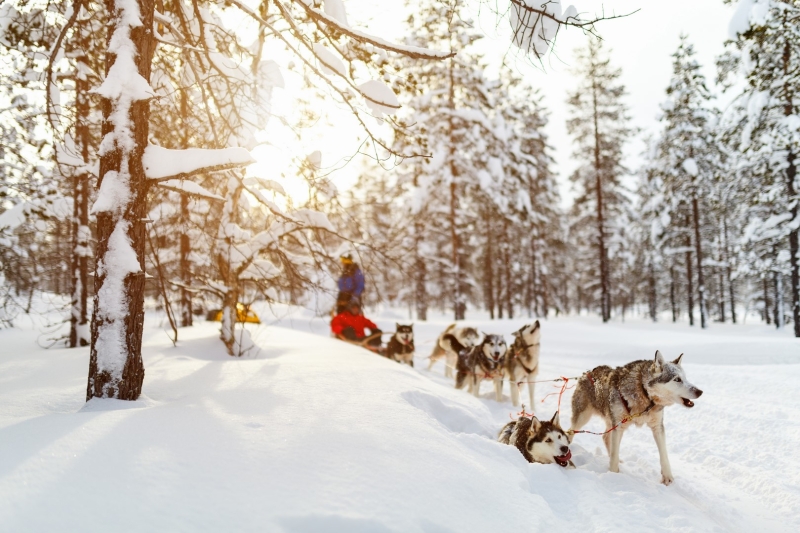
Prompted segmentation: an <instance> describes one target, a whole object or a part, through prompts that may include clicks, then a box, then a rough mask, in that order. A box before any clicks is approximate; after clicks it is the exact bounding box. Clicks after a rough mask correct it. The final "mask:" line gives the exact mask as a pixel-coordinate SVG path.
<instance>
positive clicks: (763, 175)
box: [727, 0, 800, 337]
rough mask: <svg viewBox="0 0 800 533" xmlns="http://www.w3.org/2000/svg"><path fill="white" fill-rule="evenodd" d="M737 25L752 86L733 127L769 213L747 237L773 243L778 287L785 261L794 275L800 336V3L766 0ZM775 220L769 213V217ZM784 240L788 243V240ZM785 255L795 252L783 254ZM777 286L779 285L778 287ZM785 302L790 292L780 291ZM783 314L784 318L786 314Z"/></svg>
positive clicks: (759, 202)
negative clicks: (799, 172) (799, 117)
mask: <svg viewBox="0 0 800 533" xmlns="http://www.w3.org/2000/svg"><path fill="white" fill-rule="evenodd" d="M742 14H743V15H745V16H744V18H740V19H737V20H736V24H735V25H734V26H733V27H732V29H733V30H734V32H735V36H732V37H735V39H734V41H733V43H732V47H733V48H734V50H735V53H734V54H732V55H731V57H733V58H734V59H736V58H737V56H738V58H740V59H739V60H738V61H734V63H736V64H738V66H739V68H740V72H741V74H742V75H743V76H744V78H745V81H746V84H745V86H744V89H743V90H742V92H741V94H740V95H739V97H738V109H739V110H740V112H739V113H738V115H737V116H736V117H735V120H732V121H730V122H729V123H728V124H727V127H728V128H729V129H730V130H733V129H738V130H739V131H740V132H741V135H740V137H739V139H740V143H739V145H738V147H737V148H738V150H739V152H740V153H741V155H740V157H741V158H742V160H743V161H744V162H746V164H747V166H748V167H749V168H750V172H749V173H748V176H749V177H751V178H753V179H755V180H756V183H757V185H756V186H755V190H756V191H758V193H757V194H753V195H751V199H752V200H755V201H756V206H761V207H762V208H763V209H762V212H763V216H760V217H758V219H751V225H750V230H749V231H748V233H747V237H748V238H749V239H751V240H752V238H753V237H754V236H755V235H757V234H761V239H760V240H761V241H762V243H764V244H766V245H767V248H769V244H768V243H767V242H765V241H766V239H772V240H773V242H774V246H773V247H772V248H773V250H772V256H773V258H774V260H775V261H776V262H777V263H778V264H776V266H775V267H774V269H775V270H774V272H776V274H775V275H776V286H777V285H780V279H781V277H780V270H781V266H780V263H781V262H783V261H786V263H788V264H787V267H788V270H789V272H790V284H789V292H790V294H791V302H792V303H791V306H792V312H791V316H792V321H793V323H794V334H795V336H797V337H800V259H799V258H798V251H800V233H798V232H799V231H800V230H798V227H797V223H796V220H797V218H798V213H800V211H798V197H797V196H798V190H799V188H798V183H797V157H798V154H800V140H799V139H798V136H797V103H796V94H797V92H798V90H800V78H798V72H800V70H798V66H800V53H798V50H800V35H798V33H797V27H798V24H800V5H798V3H797V2H796V1H795V0H764V1H762V2H758V4H756V5H753V6H750V9H749V10H747V11H745V12H743V13H742ZM767 215H768V216H767ZM784 239H786V240H785V241H784ZM781 251H785V252H787V253H781ZM776 288H777V287H776ZM777 295H778V299H780V297H781V296H782V291H780V290H778V291H777ZM779 311H780V312H779V313H776V316H777V317H778V318H780V317H782V310H779Z"/></svg>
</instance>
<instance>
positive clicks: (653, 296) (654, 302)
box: [634, 262, 658, 322]
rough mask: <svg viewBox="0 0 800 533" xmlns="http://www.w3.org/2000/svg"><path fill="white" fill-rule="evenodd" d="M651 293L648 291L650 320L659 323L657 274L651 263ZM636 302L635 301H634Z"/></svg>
mask: <svg viewBox="0 0 800 533" xmlns="http://www.w3.org/2000/svg"><path fill="white" fill-rule="evenodd" d="M649 274H650V275H649V278H650V279H649V284H648V285H649V287H648V289H649V291H648V301H649V304H650V305H649V307H650V319H651V320H652V321H653V322H657V321H658V293H657V291H656V272H655V268H654V267H653V263H652V262H651V263H650V272H649ZM634 301H635V300H634Z"/></svg>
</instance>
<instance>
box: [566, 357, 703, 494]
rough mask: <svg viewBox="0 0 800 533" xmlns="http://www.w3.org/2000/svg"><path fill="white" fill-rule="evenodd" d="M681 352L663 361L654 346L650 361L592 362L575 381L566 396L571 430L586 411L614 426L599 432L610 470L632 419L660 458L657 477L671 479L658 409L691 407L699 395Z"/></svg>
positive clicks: (615, 465)
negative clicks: (644, 429)
mask: <svg viewBox="0 0 800 533" xmlns="http://www.w3.org/2000/svg"><path fill="white" fill-rule="evenodd" d="M682 357H683V354H681V355H680V356H678V358H677V359H675V360H674V361H666V360H665V359H664V357H663V356H662V355H661V352H659V351H656V356H655V359H654V360H652V361H650V360H644V361H634V362H632V363H628V364H627V365H625V366H620V367H617V368H611V367H608V366H598V367H597V368H594V369H592V370H591V371H589V372H587V373H586V374H584V375H583V376H582V377H581V378H580V379H579V380H578V384H577V385H576V386H575V392H574V394H573V395H572V428H571V431H577V430H579V429H581V428H582V427H583V426H585V425H586V423H587V422H588V421H589V419H590V418H591V417H592V415H598V416H599V417H600V418H602V419H603V421H604V422H605V423H606V430H608V429H611V428H613V427H615V426H617V429H615V430H614V431H611V432H608V433H606V434H605V435H603V442H604V443H605V445H606V450H607V451H608V457H609V467H608V469H609V470H611V471H612V472H619V443H620V441H621V440H622V433H623V432H624V431H625V430H626V429H628V427H630V424H631V422H633V423H634V424H636V425H637V426H641V425H642V424H647V426H648V427H649V428H650V429H651V430H652V432H653V437H654V438H655V441H656V445H657V446H658V456H659V459H660V461H661V482H662V483H664V484H665V485H669V484H670V483H672V481H673V480H674V479H675V478H674V477H673V475H672V468H671V467H670V464H669V457H667V439H666V436H665V433H664V408H665V407H667V406H670V405H673V404H682V405H684V406H685V407H694V402H693V401H692V400H695V399H697V398H699V397H700V395H701V394H703V391H701V390H700V389H698V388H697V387H695V386H694V385H692V384H691V383H689V381H688V380H687V379H686V373H685V372H684V371H683V368H682V367H681V358H682ZM623 420H626V422H625V423H624V424H623V423H622V421H623Z"/></svg>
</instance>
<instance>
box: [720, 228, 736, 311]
mask: <svg viewBox="0 0 800 533" xmlns="http://www.w3.org/2000/svg"><path fill="white" fill-rule="evenodd" d="M722 230H723V233H724V237H725V274H726V277H727V280H728V295H729V297H730V305H731V322H733V323H734V324H736V294H735V289H734V286H733V273H732V270H733V269H732V268H731V263H732V262H733V261H732V258H731V249H730V241H729V239H728V217H727V216H724V217H723V218H722Z"/></svg>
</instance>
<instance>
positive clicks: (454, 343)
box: [442, 333, 466, 354]
mask: <svg viewBox="0 0 800 533" xmlns="http://www.w3.org/2000/svg"><path fill="white" fill-rule="evenodd" d="M442 342H443V343H445V344H448V345H450V348H451V349H452V350H453V351H454V352H456V353H458V354H460V353H461V352H462V351H464V350H465V349H466V346H464V345H463V344H461V343H460V342H458V339H457V338H456V336H455V335H452V334H450V333H445V334H444V335H442Z"/></svg>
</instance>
